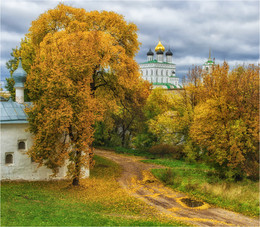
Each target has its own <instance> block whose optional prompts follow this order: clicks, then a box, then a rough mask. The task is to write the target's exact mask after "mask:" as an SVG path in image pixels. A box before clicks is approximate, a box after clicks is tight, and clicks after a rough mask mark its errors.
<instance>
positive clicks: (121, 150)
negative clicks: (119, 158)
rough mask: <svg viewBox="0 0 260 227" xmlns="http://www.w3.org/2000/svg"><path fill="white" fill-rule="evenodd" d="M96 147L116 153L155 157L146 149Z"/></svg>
mask: <svg viewBox="0 0 260 227" xmlns="http://www.w3.org/2000/svg"><path fill="white" fill-rule="evenodd" d="M96 148H97V149H103V150H108V151H114V152H115V153H117V154H125V155H130V156H141V157H145V158H156V156H155V155H153V154H151V153H149V152H148V151H140V150H136V149H131V148H125V147H96Z"/></svg>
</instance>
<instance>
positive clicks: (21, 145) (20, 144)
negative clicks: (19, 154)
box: [18, 141, 25, 150]
mask: <svg viewBox="0 0 260 227" xmlns="http://www.w3.org/2000/svg"><path fill="white" fill-rule="evenodd" d="M18 150H25V142H24V141H20V142H19V143H18Z"/></svg>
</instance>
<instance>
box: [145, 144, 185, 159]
mask: <svg viewBox="0 0 260 227" xmlns="http://www.w3.org/2000/svg"><path fill="white" fill-rule="evenodd" d="M149 152H150V153H151V154H154V155H158V156H160V157H170V158H174V159H182V158H184V156H185V153H184V152H183V146H181V145H177V146H172V145H169V144H158V145H155V146H153V147H151V148H150V149H149Z"/></svg>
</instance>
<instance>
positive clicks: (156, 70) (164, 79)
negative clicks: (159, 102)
mask: <svg viewBox="0 0 260 227" xmlns="http://www.w3.org/2000/svg"><path fill="white" fill-rule="evenodd" d="M164 52H165V48H164V46H163V45H162V43H161V41H159V43H158V44H157V46H156V47H155V53H156V58H155V59H154V53H153V52H152V50H151V49H150V50H149V51H148V52H147V61H146V62H144V63H140V70H141V75H142V78H143V79H144V80H148V81H149V82H150V83H152V86H153V88H156V87H162V88H164V89H181V88H182V86H181V84H180V81H179V78H178V77H177V76H176V73H175V72H176V64H174V63H173V62H172V55H173V53H172V51H171V50H170V49H169V50H168V51H167V52H166V53H165V54H164Z"/></svg>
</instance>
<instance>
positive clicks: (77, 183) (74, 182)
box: [72, 177, 79, 186]
mask: <svg viewBox="0 0 260 227" xmlns="http://www.w3.org/2000/svg"><path fill="white" fill-rule="evenodd" d="M72 185H74V186H78V185H79V178H78V177H75V178H73V181H72Z"/></svg>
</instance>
